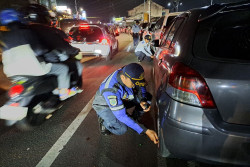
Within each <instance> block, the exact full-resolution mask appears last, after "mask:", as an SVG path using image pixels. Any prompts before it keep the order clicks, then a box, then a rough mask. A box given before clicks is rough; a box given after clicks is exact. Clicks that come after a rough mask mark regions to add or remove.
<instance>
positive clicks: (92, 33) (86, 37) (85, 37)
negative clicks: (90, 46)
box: [71, 26, 103, 42]
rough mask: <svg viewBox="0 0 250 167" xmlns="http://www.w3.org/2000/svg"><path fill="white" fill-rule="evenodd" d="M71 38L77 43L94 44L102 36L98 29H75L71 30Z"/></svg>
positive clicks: (88, 27)
mask: <svg viewBox="0 0 250 167" xmlns="http://www.w3.org/2000/svg"><path fill="white" fill-rule="evenodd" d="M71 33H72V38H73V40H74V41H78V42H83V41H84V42H95V41H97V40H100V38H101V37H102V36H103V34H102V31H101V29H100V28H99V27H91V26H86V27H79V28H78V27H77V28H73V29H72V30H71Z"/></svg>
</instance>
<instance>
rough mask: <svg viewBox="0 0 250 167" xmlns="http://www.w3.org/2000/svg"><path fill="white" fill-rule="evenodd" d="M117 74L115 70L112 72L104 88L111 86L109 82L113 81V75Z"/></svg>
mask: <svg viewBox="0 0 250 167" xmlns="http://www.w3.org/2000/svg"><path fill="white" fill-rule="evenodd" d="M114 74H115V72H114V73H113V74H112V75H110V77H109V78H108V80H107V81H106V83H105V86H104V89H105V88H108V86H109V84H110V81H111V79H112V78H113V75H114Z"/></svg>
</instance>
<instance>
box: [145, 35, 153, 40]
mask: <svg viewBox="0 0 250 167" xmlns="http://www.w3.org/2000/svg"><path fill="white" fill-rule="evenodd" d="M144 39H147V40H151V39H152V38H151V36H150V35H145V37H144Z"/></svg>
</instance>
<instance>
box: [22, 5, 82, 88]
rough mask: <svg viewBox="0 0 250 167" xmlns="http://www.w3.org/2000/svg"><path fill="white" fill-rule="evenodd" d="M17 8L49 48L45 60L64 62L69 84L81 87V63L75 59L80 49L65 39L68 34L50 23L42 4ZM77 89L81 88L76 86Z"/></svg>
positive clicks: (47, 13)
mask: <svg viewBox="0 0 250 167" xmlns="http://www.w3.org/2000/svg"><path fill="white" fill-rule="evenodd" d="M19 10H20V11H21V12H22V13H23V15H24V16H25V17H26V18H27V19H26V21H28V23H29V27H30V29H32V30H33V31H34V32H35V33H36V34H37V36H38V38H39V40H40V41H41V42H42V43H43V44H44V45H46V46H47V47H48V48H49V52H48V53H46V54H45V55H44V57H45V61H46V62H51V63H58V62H60V63H63V64H66V65H67V66H68V67H69V73H70V76H71V86H76V88H77V87H81V86H82V71H83V65H82V64H81V63H80V62H79V61H77V60H76V59H75V56H76V55H78V54H79V51H80V50H79V49H78V48H75V47H72V46H71V45H70V44H69V43H68V42H67V41H66V40H67V39H66V38H67V37H68V36H67V35H66V34H65V33H64V32H63V31H62V30H60V29H58V28H55V27H54V26H52V25H51V22H52V18H51V15H50V13H49V11H48V9H47V8H46V7H44V6H42V5H38V4H30V5H28V6H25V7H23V8H21V9H19ZM77 91H78V92H81V91H82V90H81V89H79V88H77Z"/></svg>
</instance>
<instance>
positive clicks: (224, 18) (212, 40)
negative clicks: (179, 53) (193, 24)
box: [195, 10, 250, 62]
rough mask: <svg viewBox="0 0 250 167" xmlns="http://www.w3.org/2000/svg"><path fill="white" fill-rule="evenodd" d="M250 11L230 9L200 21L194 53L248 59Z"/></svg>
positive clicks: (230, 58)
mask: <svg viewBox="0 0 250 167" xmlns="http://www.w3.org/2000/svg"><path fill="white" fill-rule="evenodd" d="M249 20H250V11H249V10H241V11H231V12H224V13H221V14H218V15H217V17H213V18H211V19H208V20H205V21H203V22H201V23H200V26H199V28H198V31H197V34H196V38H197V40H196V42H195V46H196V48H199V49H196V50H195V55H196V56H199V57H204V58H209V59H220V60H232V61H236V60H237V61H243V62H244V60H250V21H249Z"/></svg>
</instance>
